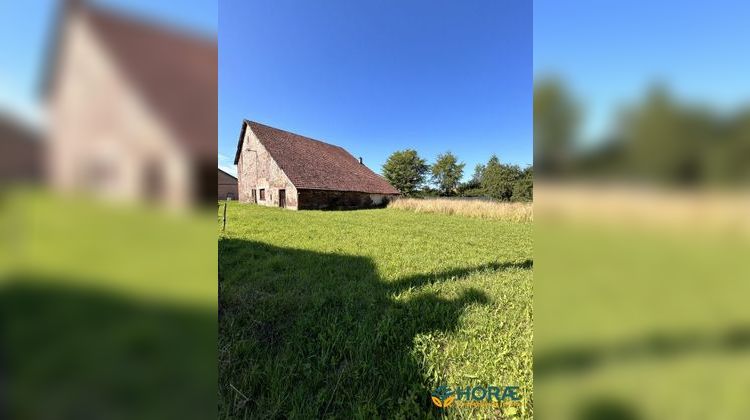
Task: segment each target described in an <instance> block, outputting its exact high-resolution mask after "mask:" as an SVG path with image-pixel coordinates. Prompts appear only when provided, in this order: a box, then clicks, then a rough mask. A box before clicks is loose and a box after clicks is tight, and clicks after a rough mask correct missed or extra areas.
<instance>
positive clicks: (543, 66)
mask: <svg viewBox="0 0 750 420" xmlns="http://www.w3.org/2000/svg"><path fill="white" fill-rule="evenodd" d="M748 16H750V4H749V3H747V2H740V1H726V0H718V1H710V2H690V1H687V2H686V1H675V0H659V1H644V0H632V1H619V2H615V1H598V0H587V1H575V2H564V1H558V0H535V1H534V52H533V54H534V73H535V75H545V74H555V75H558V76H561V77H562V78H563V80H564V81H565V82H566V83H567V84H568V86H569V87H570V89H571V90H572V91H573V92H574V93H575V94H576V95H578V96H579V97H580V99H581V101H582V104H583V106H584V111H585V112H586V116H587V118H586V120H585V126H584V135H586V136H589V137H594V136H597V135H598V134H599V133H601V132H602V131H604V130H606V129H607V126H608V122H609V121H610V116H611V113H612V112H613V111H615V110H616V109H617V108H618V107H619V106H620V105H621V104H623V103H625V102H631V101H633V100H636V99H638V98H640V97H642V95H643V93H644V91H645V89H646V88H647V87H648V86H650V85H652V84H653V83H656V82H660V83H663V84H666V85H667V86H668V87H669V88H670V89H671V90H672V91H673V92H674V93H675V94H676V95H677V96H678V98H680V99H684V100H689V101H699V102H701V103H706V104H708V105H711V106H713V107H715V108H717V109H720V110H721V109H730V108H733V107H736V106H738V105H741V104H746V103H747V102H748V99H750V54H748V48H749V47H748V46H749V45H750V25H749V24H748Z"/></svg>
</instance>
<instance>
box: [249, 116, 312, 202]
mask: <svg viewBox="0 0 750 420" xmlns="http://www.w3.org/2000/svg"><path fill="white" fill-rule="evenodd" d="M237 177H238V180H239V181H238V189H239V199H240V201H241V202H243V203H252V202H257V204H260V205H264V206H271V207H278V206H279V190H282V189H283V190H285V193H286V206H285V207H287V208H291V209H297V189H296V188H295V187H294V185H292V182H291V181H289V178H287V176H286V174H284V171H282V170H281V168H279V165H277V164H276V162H275V161H274V160H273V159H272V158H271V155H270V154H269V153H268V151H267V150H266V149H265V147H263V145H262V144H261V143H260V141H258V138H257V137H256V136H255V134H254V133H253V131H252V130H250V129H246V130H245V138H244V140H243V142H242V151H241V153H240V158H239V160H238V162H237ZM260 189H263V190H265V200H260V192H259V190H260ZM253 190H255V201H253V195H252V191H253Z"/></svg>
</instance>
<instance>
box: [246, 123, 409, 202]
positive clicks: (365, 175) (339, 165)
mask: <svg viewBox="0 0 750 420" xmlns="http://www.w3.org/2000/svg"><path fill="white" fill-rule="evenodd" d="M248 127H249V128H250V129H251V130H252V131H253V133H255V136H256V137H257V138H258V140H259V141H260V142H261V144H262V145H263V147H265V148H266V150H268V153H270V154H271V157H272V158H273V159H274V161H276V163H277V164H278V165H279V167H280V168H281V169H282V170H283V171H284V173H285V174H286V176H287V177H289V180H290V181H292V184H294V186H295V187H297V188H298V189H316V190H332V191H358V192H367V193H374V194H398V193H399V191H398V190H397V189H395V188H393V186H391V184H389V183H388V181H386V180H385V179H384V178H383V177H381V176H380V175H378V174H376V173H375V172H373V171H371V170H370V169H369V168H368V167H367V166H365V165H363V164H361V163H359V160H357V159H356V158H355V157H354V156H352V155H350V154H349V152H347V151H346V150H344V149H343V148H341V147H339V146H334V145H332V144H328V143H324V142H322V141H319V140H313V139H311V138H308V137H304V136H300V135H299V134H294V133H290V132H288V131H284V130H280V129H278V128H273V127H269V126H267V125H263V124H260V123H257V122H253V121H247V120H246V121H244V123H243V127H242V132H241V134H240V138H239V141H238V144H237V154H236V156H235V164H236V163H237V162H238V161H239V154H240V152H241V150H242V141H243V139H244V137H245V136H244V132H245V130H246V129H247V128H248Z"/></svg>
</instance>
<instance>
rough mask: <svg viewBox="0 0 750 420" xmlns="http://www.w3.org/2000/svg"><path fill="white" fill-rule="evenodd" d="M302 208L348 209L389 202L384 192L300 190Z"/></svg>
mask: <svg viewBox="0 0 750 420" xmlns="http://www.w3.org/2000/svg"><path fill="white" fill-rule="evenodd" d="M298 194H299V198H298V199H299V206H298V207H299V209H300V210H348V209H361V208H372V207H381V206H385V205H386V204H388V199H387V197H386V196H384V195H383V194H370V193H363V192H356V191H327V190H302V189H301V190H299V191H298Z"/></svg>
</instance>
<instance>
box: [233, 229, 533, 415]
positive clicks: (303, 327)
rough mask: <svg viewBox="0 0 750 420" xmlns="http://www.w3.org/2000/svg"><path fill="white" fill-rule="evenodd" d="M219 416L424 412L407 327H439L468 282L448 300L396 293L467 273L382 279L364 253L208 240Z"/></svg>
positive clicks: (452, 314)
mask: <svg viewBox="0 0 750 420" xmlns="http://www.w3.org/2000/svg"><path fill="white" fill-rule="evenodd" d="M219 255H220V261H219V266H220V270H221V271H222V275H223V282H222V285H221V291H220V299H221V306H222V307H223V310H224V311H223V316H222V318H221V320H220V322H219V378H220V380H219V417H220V418H226V417H237V418H248V417H258V418H278V417H286V418H321V417H335V418H375V417H378V418H383V417H396V416H398V415H399V414H400V415H403V416H405V417H407V418H414V417H421V416H425V415H429V414H436V413H437V412H436V411H434V409H433V407H432V403H431V402H430V392H431V391H432V390H430V389H427V388H426V386H425V382H426V381H425V378H424V377H423V376H424V375H423V372H422V370H421V366H420V362H421V360H417V358H418V357H419V354H417V353H413V352H412V348H413V347H414V338H415V336H417V335H418V334H422V333H427V334H429V333H431V332H450V331H453V330H455V329H456V327H457V324H458V321H459V317H460V316H461V315H462V313H463V312H464V310H465V309H466V308H467V307H468V306H469V305H472V304H487V303H489V299H488V297H487V296H486V294H485V293H484V292H482V291H480V290H476V289H467V290H465V291H464V292H463V293H462V294H460V295H459V296H457V297H455V298H453V299H445V298H442V297H439V296H437V295H435V294H434V293H416V294H414V295H413V297H411V298H410V299H409V300H400V299H395V298H394V296H396V295H398V294H399V293H400V292H403V291H407V290H410V289H413V288H417V287H419V286H423V285H426V284H430V283H435V282H441V281H448V280H451V279H453V278H459V277H461V276H464V275H467V274H469V273H473V272H475V271H477V270H483V269H492V270H502V269H508V268H511V267H520V268H529V267H530V266H531V261H526V262H523V263H521V264H495V265H487V266H479V267H468V268H465V269H460V270H453V271H448V272H444V273H439V274H434V275H426V276H413V277H408V278H403V279H400V280H398V281H395V282H385V281H383V280H382V279H381V278H380V277H379V276H378V273H377V270H376V267H375V265H374V264H373V262H372V261H371V260H370V259H369V258H365V257H359V256H348V255H338V254H326V253H318V252H312V251H306V250H298V249H289V248H279V247H274V246H270V245H267V244H263V243H259V242H253V241H244V240H236V239H222V240H221V241H220V243H219Z"/></svg>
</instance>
